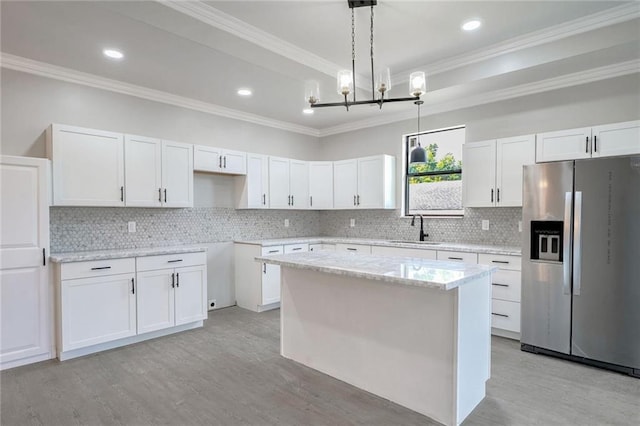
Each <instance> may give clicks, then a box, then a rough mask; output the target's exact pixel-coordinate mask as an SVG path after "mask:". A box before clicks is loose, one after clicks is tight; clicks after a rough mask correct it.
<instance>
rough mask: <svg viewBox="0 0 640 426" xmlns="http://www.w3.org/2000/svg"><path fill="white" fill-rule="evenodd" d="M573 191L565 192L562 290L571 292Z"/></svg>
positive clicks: (565, 292)
mask: <svg viewBox="0 0 640 426" xmlns="http://www.w3.org/2000/svg"><path fill="white" fill-rule="evenodd" d="M571 195H572V193H571V192H565V193H564V237H563V238H562V240H563V241H564V244H563V248H562V259H563V261H562V272H563V273H564V280H563V281H562V292H563V293H564V294H571V201H572V200H571Z"/></svg>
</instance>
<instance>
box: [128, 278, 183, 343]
mask: <svg viewBox="0 0 640 426" xmlns="http://www.w3.org/2000/svg"><path fill="white" fill-rule="evenodd" d="M136 292H137V295H138V296H137V307H138V334H143V333H148V332H150V331H155V330H161V329H163V328H169V327H173V326H174V324H175V296H174V294H175V273H174V271H173V269H160V270H157V271H145V272H138V283H137V286H136Z"/></svg>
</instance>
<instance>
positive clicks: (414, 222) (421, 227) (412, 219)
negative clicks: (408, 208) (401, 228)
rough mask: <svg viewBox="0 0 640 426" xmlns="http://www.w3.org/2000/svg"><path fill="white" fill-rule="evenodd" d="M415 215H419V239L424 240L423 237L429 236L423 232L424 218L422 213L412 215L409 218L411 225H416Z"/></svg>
mask: <svg viewBox="0 0 640 426" xmlns="http://www.w3.org/2000/svg"><path fill="white" fill-rule="evenodd" d="M416 216H420V241H424V239H425V238H427V237H428V236H429V234H425V232H424V220H423V219H422V215H421V214H419V215H415V214H414V215H413V217H412V218H411V226H416Z"/></svg>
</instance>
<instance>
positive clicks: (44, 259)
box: [42, 249, 47, 266]
mask: <svg viewBox="0 0 640 426" xmlns="http://www.w3.org/2000/svg"><path fill="white" fill-rule="evenodd" d="M42 266H47V253H46V251H45V249H42Z"/></svg>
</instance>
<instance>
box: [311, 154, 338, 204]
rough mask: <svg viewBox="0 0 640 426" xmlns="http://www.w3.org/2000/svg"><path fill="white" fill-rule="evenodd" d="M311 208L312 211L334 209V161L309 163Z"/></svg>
mask: <svg viewBox="0 0 640 426" xmlns="http://www.w3.org/2000/svg"><path fill="white" fill-rule="evenodd" d="M309 207H310V208H312V209H332V208H333V162H332V161H311V162H310V163H309Z"/></svg>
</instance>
